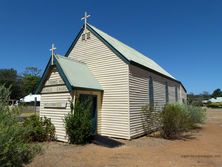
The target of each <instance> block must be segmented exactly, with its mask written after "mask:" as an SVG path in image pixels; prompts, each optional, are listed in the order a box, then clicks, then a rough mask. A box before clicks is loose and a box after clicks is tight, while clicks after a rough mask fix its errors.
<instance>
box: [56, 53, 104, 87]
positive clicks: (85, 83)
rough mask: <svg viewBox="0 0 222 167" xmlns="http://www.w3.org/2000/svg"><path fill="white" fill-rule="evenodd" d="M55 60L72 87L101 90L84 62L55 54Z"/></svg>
mask: <svg viewBox="0 0 222 167" xmlns="http://www.w3.org/2000/svg"><path fill="white" fill-rule="evenodd" d="M55 60H56V61H57V62H58V64H59V65H60V67H61V69H62V71H63V73H64V75H65V76H66V77H67V80H68V81H69V83H70V85H71V86H72V87H74V88H84V89H97V90H102V87H101V85H100V84H99V82H98V81H97V80H96V79H95V78H94V76H93V74H92V73H91V72H90V70H89V68H88V67H87V65H86V64H85V63H82V62H79V61H76V60H73V59H70V58H68V57H64V56H59V55H55Z"/></svg>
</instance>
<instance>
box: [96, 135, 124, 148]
mask: <svg viewBox="0 0 222 167" xmlns="http://www.w3.org/2000/svg"><path fill="white" fill-rule="evenodd" d="M92 143H94V144H96V145H100V146H103V147H108V148H115V147H120V146H122V145H124V143H121V142H119V141H117V140H114V139H112V138H109V137H106V136H100V135H96V136H94V137H93V139H92Z"/></svg>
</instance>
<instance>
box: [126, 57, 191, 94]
mask: <svg viewBox="0 0 222 167" xmlns="http://www.w3.org/2000/svg"><path fill="white" fill-rule="evenodd" d="M130 64H132V65H135V66H137V67H140V68H143V69H145V70H149V71H151V72H153V73H155V74H158V75H161V76H162V77H165V78H167V79H170V80H172V81H175V82H177V83H179V84H180V85H181V86H182V87H183V89H184V90H185V92H187V90H186V89H185V87H184V86H183V84H182V83H181V82H180V81H178V80H176V79H174V78H171V77H169V76H167V75H164V74H162V73H160V72H158V71H155V70H153V69H151V68H148V67H146V66H144V65H141V64H139V63H137V62H135V61H132V60H131V61H130Z"/></svg>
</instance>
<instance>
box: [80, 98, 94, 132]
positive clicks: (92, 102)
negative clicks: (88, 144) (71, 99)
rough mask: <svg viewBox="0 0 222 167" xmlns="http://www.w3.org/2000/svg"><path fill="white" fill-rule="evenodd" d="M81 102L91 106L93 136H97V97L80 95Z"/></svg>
mask: <svg viewBox="0 0 222 167" xmlns="http://www.w3.org/2000/svg"><path fill="white" fill-rule="evenodd" d="M79 102H80V103H82V104H86V105H87V104H88V105H90V106H89V108H90V110H91V111H90V113H91V124H92V135H95V134H96V133H97V95H90V94H80V95H79Z"/></svg>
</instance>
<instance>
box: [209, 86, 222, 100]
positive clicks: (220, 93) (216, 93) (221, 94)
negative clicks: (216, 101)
mask: <svg viewBox="0 0 222 167" xmlns="http://www.w3.org/2000/svg"><path fill="white" fill-rule="evenodd" d="M211 96H212V97H213V98H216V97H222V91H221V90H220V89H219V88H218V89H215V90H214V91H213V93H212V95H211Z"/></svg>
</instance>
